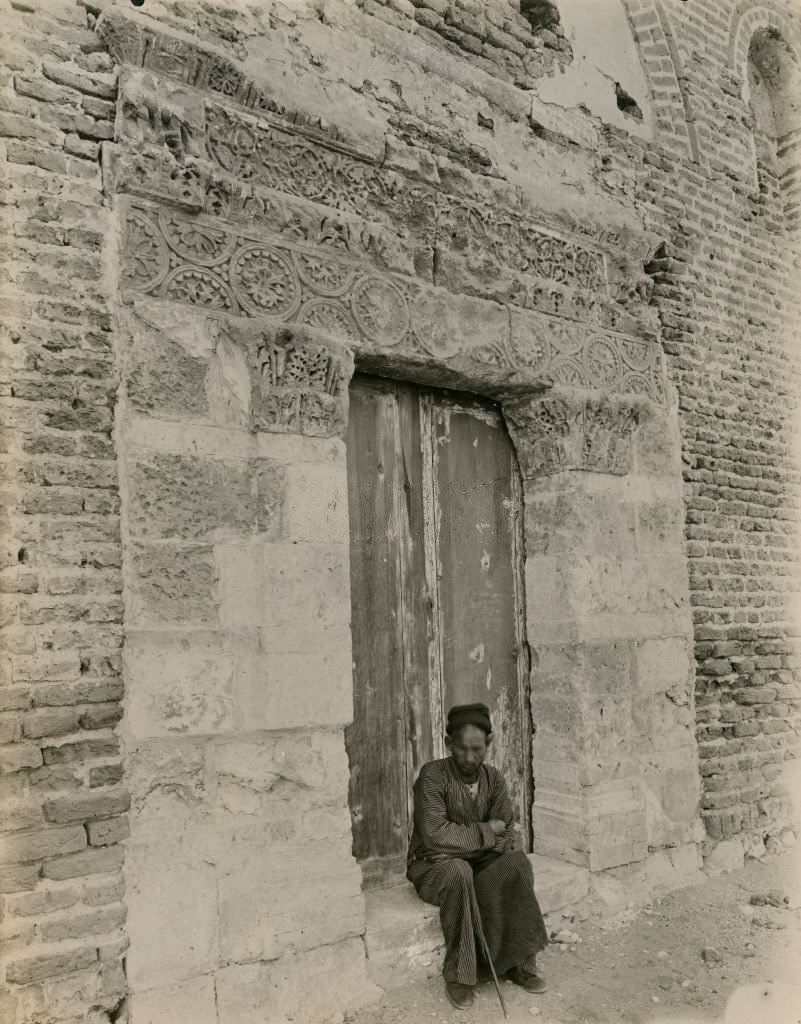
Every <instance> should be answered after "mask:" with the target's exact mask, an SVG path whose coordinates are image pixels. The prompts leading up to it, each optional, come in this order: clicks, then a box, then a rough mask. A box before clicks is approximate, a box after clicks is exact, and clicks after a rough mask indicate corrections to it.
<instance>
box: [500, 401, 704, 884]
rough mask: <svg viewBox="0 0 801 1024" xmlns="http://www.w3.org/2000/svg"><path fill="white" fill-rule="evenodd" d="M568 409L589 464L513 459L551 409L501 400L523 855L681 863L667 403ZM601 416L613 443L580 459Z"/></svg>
mask: <svg viewBox="0 0 801 1024" xmlns="http://www.w3.org/2000/svg"><path fill="white" fill-rule="evenodd" d="M566 404H568V406H569V400H568V402H567V403H566ZM581 412H582V416H581V418H580V420H579V421H578V422H579V424H580V426H579V429H578V430H576V428H575V427H574V428H572V429H571V432H573V430H575V432H576V433H577V434H578V437H577V438H576V440H577V444H576V447H575V449H574V450H573V451H574V452H575V453H577V454H578V456H579V460H580V461H579V465H581V466H583V467H586V468H590V467H592V468H593V469H594V470H596V472H576V458H575V454H573V455H572V457H571V454H568V455H567V457H566V458H565V459H563V460H561V461H560V462H559V464H558V465H556V466H553V465H552V464H551V465H544V464H543V460H542V459H541V458H540V459H537V460H533V461H532V460H529V459H527V458H526V453H527V452H528V451H529V450H530V444H531V442H530V436H531V435H530V432H527V431H526V427H527V426H529V424H530V421H531V419H532V418H534V419H540V420H541V419H542V418H543V417H547V418H548V420H551V421H552V420H553V419H557V420H558V419H559V418H560V417H561V415H563V412H562V402H561V401H560V399H559V398H558V397H555V396H554V395H553V393H552V394H551V395H550V396H548V397H546V398H542V399H535V400H534V401H533V402H531V401H529V400H526V401H523V402H520V403H516V404H513V405H511V406H507V418H508V420H509V422H510V429H511V430H512V436H513V438H515V440H516V442H517V444H518V450H519V451H521V452H522V455H523V457H522V465H521V469H522V473H523V477H524V497H525V516H526V530H525V537H526V597H527V604H526V612H527V636H528V640H529V643H530V644H531V646H532V649H533V651H534V664H533V668H532V675H531V708H532V717H533V720H534V722H535V724H536V737H535V743H534V747H535V755H534V770H535V784H536V799H535V801H534V808H533V817H534V837H535V840H534V849H535V852H537V853H542V854H545V855H548V856H552V857H556V858H557V859H559V860H567V861H571V862H573V863H577V864H580V865H584V866H587V867H589V868H590V869H591V870H593V871H599V870H603V869H605V868H610V867H617V866H620V865H627V864H634V863H638V862H642V861H644V860H645V859H646V858H647V856H648V853H649V851H650V852H653V851H656V850H662V849H665V848H670V849H671V850H672V851H673V852H674V853H675V854H676V855H681V856H683V857H684V858H685V860H686V859H687V858H689V861H690V862H692V861H693V859H695V860H697V859H698V854H697V850H696V846H695V844H696V843H697V842H698V841H699V839H700V838H701V833H700V831H699V829H700V822H699V820H698V814H697V810H698V800H699V789H700V786H699V773H698V762H697V752H696V746H695V737H694V728H695V715H694V699H693V678H692V659H691V652H690V636H691V624H690V608H689V591H688V586H687V568H686V559H685V554H684V544H683V520H684V515H683V506H682V498H681V483H680V480H681V477H680V472H679V464H678V463H679V450H680V449H679V443H678V415H677V410H676V409H675V408H673V409H670V410H656V409H655V408H653V407H646V406H643V407H642V408H641V409H639V410H637V409H632V410H629V411H628V413H627V415H626V416H623V417H622V418H621V417H620V416H618V417H617V418H615V415H614V413H613V411H612V410H611V409H610V408H609V407H608V406H606V405H605V404H604V403H600V404H599V403H597V401H589V402H586V403H585V404H584V405H583V408H582V410H581ZM568 415H569V414H568ZM604 421H607V422H612V423H615V426H614V427H613V429H612V437H613V440H612V441H611V443H608V444H607V445H605V446H603V447H601V448H600V449H599V450H596V451H595V454H594V457H591V458H588V454H589V453H592V452H593V449H596V442H597V437H598V433H601V431H599V430H598V425H599V423H602V422H604ZM527 434H528V436H527ZM534 434H535V436H536V431H535V432H534ZM627 434H632V435H633V436H634V439H635V440H634V445H633V451H632V450H631V449H630V447H629V445H628V444H627V443H626V442H627ZM567 449H568V453H570V445H569V444H568V446H567ZM599 456H600V458H599ZM544 469H547V472H543V470H544ZM599 469H602V470H603V471H602V472H597V470H599Z"/></svg>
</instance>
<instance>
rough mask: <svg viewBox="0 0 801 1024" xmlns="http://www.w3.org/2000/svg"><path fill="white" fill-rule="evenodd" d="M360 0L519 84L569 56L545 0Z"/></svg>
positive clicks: (528, 84)
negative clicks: (521, 0)
mask: <svg viewBox="0 0 801 1024" xmlns="http://www.w3.org/2000/svg"><path fill="white" fill-rule="evenodd" d="M359 6H361V8H362V10H363V11H364V13H365V14H368V15H370V16H371V17H374V18H378V19H379V20H381V21H384V22H386V23H387V24H388V25H392V26H393V27H394V28H398V29H400V30H401V31H402V32H410V33H414V34H415V35H417V36H418V37H419V38H420V39H421V40H424V41H425V42H427V43H429V44H430V45H431V46H433V47H435V48H437V49H441V50H444V51H446V52H447V53H451V54H455V55H456V56H458V57H461V58H464V59H465V60H467V61H469V62H470V63H471V64H472V65H473V66H475V67H478V68H481V70H482V71H485V72H486V73H487V74H490V75H492V76H493V77H497V78H501V79H502V80H504V81H507V82H513V83H514V84H515V85H516V86H518V87H519V88H521V89H531V88H533V87H534V85H535V83H536V81H537V79H539V78H542V76H543V75H546V74H552V73H554V72H556V71H558V70H559V69H560V68H562V67H564V65H565V64H567V63H569V61H570V59H571V57H572V53H571V50H570V43H569V42H568V40H567V38H566V37H565V35H564V33H563V31H562V26H561V24H560V20H559V11H558V8H557V5H556V4H551V3H548V2H544V0H523V2H522V3H521V2H520V0H455V2H454V3H451V2H450V0H414V2H412V0H361V3H360V5H359Z"/></svg>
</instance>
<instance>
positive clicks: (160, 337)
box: [124, 317, 209, 420]
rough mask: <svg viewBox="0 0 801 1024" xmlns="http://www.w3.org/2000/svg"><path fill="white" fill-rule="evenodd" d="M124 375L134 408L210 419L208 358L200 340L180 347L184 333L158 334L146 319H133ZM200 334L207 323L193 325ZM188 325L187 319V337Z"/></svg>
mask: <svg viewBox="0 0 801 1024" xmlns="http://www.w3.org/2000/svg"><path fill="white" fill-rule="evenodd" d="M131 320H132V322H131V323H130V325H129V326H128V331H127V332H126V333H127V335H128V352H127V357H126V358H125V366H124V373H125V376H126V390H127V393H128V401H129V402H130V405H131V408H132V409H135V410H137V411H140V412H148V413H149V412H155V413H158V414H160V415H164V416H169V417H175V416H178V417H182V418H187V419H196V420H197V419H207V418H208V413H209V410H208V406H209V402H208V396H207V377H208V373H209V359H208V354H207V353H206V352H203V346H202V345H201V344H200V339H198V340H197V342H196V343H195V344H194V345H191V347H190V346H187V345H186V344H181V341H182V337H181V332H179V331H176V330H175V327H173V330H171V331H166V330H165V331H157V330H155V329H154V328H153V327H152V326H150V325H149V324H148V322H147V321H146V320H145V319H144V318H143V317H137V318H131ZM190 323H191V324H192V328H193V329H194V330H195V331H196V332H197V333H198V334H199V333H201V332H203V331H204V330H205V326H206V321H205V320H195V321H192V320H191V318H190ZM186 329H187V323H186V318H185V317H184V330H183V334H184V337H185V335H186Z"/></svg>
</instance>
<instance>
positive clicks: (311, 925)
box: [219, 804, 364, 962]
mask: <svg viewBox="0 0 801 1024" xmlns="http://www.w3.org/2000/svg"><path fill="white" fill-rule="evenodd" d="M290 807H291V804H286V805H285V808H284V813H285V814H289V813H291V810H290ZM349 839H350V837H347V838H345V837H342V842H341V846H340V849H338V850H337V849H336V848H332V847H331V844H330V843H326V844H325V845H322V844H320V843H319V842H317V843H310V844H309V845H308V846H287V847H283V846H282V845H274V846H273V847H272V848H270V849H268V850H265V849H264V848H262V847H261V846H260V845H258V844H254V845H253V846H252V847H250V848H243V847H242V846H238V847H237V848H236V849H234V850H232V851H231V857H230V858H229V859H228V860H227V862H226V863H224V864H220V870H219V908H220V955H221V957H222V959H223V960H224V961H226V962H232V961H252V960H273V959H276V958H277V957H279V956H280V955H282V954H283V953H286V952H290V953H297V952H300V951H303V950H310V949H314V948H315V947H316V946H328V945H331V944H333V943H335V942H339V941H341V940H343V939H346V938H348V937H351V936H358V935H360V934H362V932H363V931H364V899H363V896H362V892H361V872H360V870H359V868H358V866H357V865H356V863H355V861H354V860H353V858H352V857H351V855H350V841H349ZM254 896H255V898H254Z"/></svg>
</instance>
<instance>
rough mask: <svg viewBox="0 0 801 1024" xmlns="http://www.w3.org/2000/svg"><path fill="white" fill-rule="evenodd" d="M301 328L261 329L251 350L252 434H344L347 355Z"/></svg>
mask: <svg viewBox="0 0 801 1024" xmlns="http://www.w3.org/2000/svg"><path fill="white" fill-rule="evenodd" d="M312 335H313V332H311V331H309V330H303V329H300V330H298V329H289V328H280V329H279V330H277V331H271V330H265V331H263V332H262V334H261V335H260V337H259V338H257V339H256V342H255V345H254V346H253V349H252V351H253V360H254V365H253V371H254V373H253V395H252V410H253V426H254V427H255V429H256V430H265V431H268V432H273V433H275V432H277V433H297V434H307V435H310V436H312V437H332V436H335V435H340V436H341V435H343V434H344V432H345V424H346V422H347V397H348V384H349V383H350V378H351V377H352V376H353V357H352V355H351V353H350V352H349V351H347V350H345V349H342V348H340V347H338V346H335V345H333V344H329V343H327V342H325V341H323V340H322V339H320V338H316V337H313V336H312Z"/></svg>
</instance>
